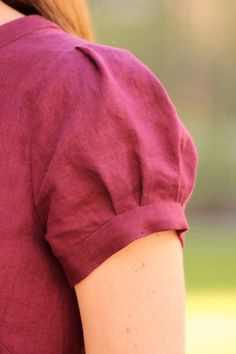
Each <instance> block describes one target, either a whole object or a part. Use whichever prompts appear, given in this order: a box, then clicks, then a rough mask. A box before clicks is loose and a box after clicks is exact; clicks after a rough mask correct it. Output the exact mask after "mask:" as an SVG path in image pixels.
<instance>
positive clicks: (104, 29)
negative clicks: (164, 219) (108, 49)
mask: <svg viewBox="0 0 236 354" xmlns="http://www.w3.org/2000/svg"><path fill="white" fill-rule="evenodd" d="M90 2H91V6H90V7H91V10H92V17H93V20H94V25H95V30H96V32H97V40H98V42H99V43H105V44H108V45H112V46H116V47H122V48H126V49H128V50H129V51H131V52H132V53H133V54H135V55H136V56H137V57H138V58H139V59H140V60H141V61H142V62H143V63H145V64H146V65H148V66H149V67H150V68H151V70H152V71H153V72H154V73H155V75H156V76H157V77H158V78H159V79H160V80H161V81H162V83H163V84H164V86H165V87H166V88H167V91H168V92H169V94H170V97H171V98H172V101H173V102H174V104H175V106H176V109H177V111H178V114H179V116H180V118H181V120H182V121H183V122H184V124H185V125H186V126H187V128H188V129H189V131H190V132H191V134H192V136H193V137H194V139H195V142H196V145H197V149H198V152H199V157H200V163H199V169H198V176H197V183H196V186H195V190H194V193H193V195H192V199H191V203H189V206H188V208H189V210H190V212H195V213H198V214H205V213H206V212H207V213H229V214H232V215H234V214H235V212H233V211H235V210H236V153H235V151H236V139H235V138H234V135H235V131H236V119H235V115H236V100H235V91H234V83H235V81H236V80H235V79H236V70H235V69H234V62H235V52H236V49H235V43H234V38H235V34H236V26H235V17H234V14H235V13H236V12H235V11H236V3H235V2H225V1H224V0H206V1H202V2H199V1H197V0H175V1H174V2H173V1H170V0H148V1H147V0H126V1H124V0H120V1H119V2H117V1H115V0H91V1H90Z"/></svg>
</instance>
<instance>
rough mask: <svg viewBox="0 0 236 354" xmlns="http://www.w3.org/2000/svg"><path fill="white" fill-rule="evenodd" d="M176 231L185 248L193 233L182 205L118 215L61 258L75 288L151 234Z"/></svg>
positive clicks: (141, 208)
mask: <svg viewBox="0 0 236 354" xmlns="http://www.w3.org/2000/svg"><path fill="white" fill-rule="evenodd" d="M166 230H176V231H177V234H178V237H179V240H180V242H181V245H182V248H184V240H185V232H186V231H188V230H189V225H188V221H187V219H186V216H185V213H184V210H183V207H182V205H181V204H180V203H178V202H169V201H158V202H155V203H152V204H148V205H145V206H139V207H138V208H135V209H132V210H129V211H127V212H124V213H122V214H119V215H116V216H115V217H113V218H112V219H110V220H109V221H108V222H106V223H105V224H103V225H102V226H101V227H99V228H98V229H97V230H96V231H94V232H93V233H92V234H90V235H88V236H87V237H85V238H84V239H82V240H81V241H80V242H79V243H77V244H76V245H75V246H74V247H73V248H72V249H70V250H69V251H67V253H66V254H64V255H63V256H61V257H59V261H60V262H61V263H62V266H63V269H64V272H65V275H66V277H67V280H68V282H69V286H70V287H71V288H72V287H73V286H74V285H75V284H77V283H78V282H80V281H81V280H82V279H83V278H85V277H86V276H87V275H88V274H89V273H90V272H92V271H93V270H94V269H95V268H96V267H98V266H99V265H100V264H101V263H103V262H104V261H105V260H106V259H107V258H109V257H110V256H111V255H112V254H114V253H116V252H117V251H119V250H121V249H122V248H124V247H125V246H127V245H128V244H129V243H131V242H133V241H135V240H136V239H139V238H142V237H145V236H147V235H149V234H151V233H154V232H158V231H166Z"/></svg>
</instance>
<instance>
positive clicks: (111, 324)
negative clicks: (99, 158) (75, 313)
mask: <svg viewBox="0 0 236 354" xmlns="http://www.w3.org/2000/svg"><path fill="white" fill-rule="evenodd" d="M75 291H76V295H77V299H78V304H79V310H80V314H81V320H82V325H83V333H84V340H85V349H86V354H144V353H145V354H184V353H185V282H184V269H183V252H182V247H181V243H180V240H179V239H178V237H177V235H176V231H162V232H158V233H153V234H150V235H148V236H145V237H143V238H141V239H137V240H135V241H134V242H132V243H130V244H129V245H128V246H126V247H125V248H123V249H121V250H120V251H119V252H116V253H115V254H113V255H112V256H111V257H109V258H108V259H107V260H106V261H105V262H103V263H102V264H101V265H100V266H99V267H97V268H96V269H95V270H94V271H93V272H91V273H90V274H89V275H88V276H87V277H86V278H84V279H83V280H82V281H80V282H79V283H78V284H76V285H75Z"/></svg>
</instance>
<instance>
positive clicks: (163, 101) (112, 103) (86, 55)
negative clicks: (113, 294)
mask: <svg viewBox="0 0 236 354" xmlns="http://www.w3.org/2000/svg"><path fill="white" fill-rule="evenodd" d="M36 106H37V113H36V117H35V124H34V128H33V131H32V134H33V135H32V136H33V138H32V143H31V145H32V146H31V159H32V161H31V165H32V181H33V189H34V200H35V207H36V209H37V212H38V214H39V216H40V219H41V221H42V224H43V225H44V228H45V229H44V230H45V239H46V241H47V242H48V243H49V245H50V247H51V250H52V252H53V254H54V256H55V257H56V258H57V259H58V260H59V262H60V263H61V265H62V267H63V269H64V272H65V275H66V278H67V280H68V283H69V285H70V287H73V286H74V285H75V284H76V283H78V282H79V281H81V280H82V279H83V278H85V277H86V276H87V275H88V274H89V273H90V272H92V271H93V270H94V269H95V268H96V267H98V266H99V265H100V264H101V263H102V262H104V261H105V260H106V259H107V258H108V257H110V256H111V255H112V254H114V253H115V252H117V251H119V250H120V249H122V248H123V247H125V246H126V245H128V244H129V243H131V242H132V241H134V240H136V239H138V238H141V237H145V236H147V235H149V234H151V233H154V232H158V231H164V230H171V229H175V230H177V232H178V236H179V239H180V242H181V244H182V246H183V247H184V238H185V232H186V231H187V230H188V229H189V225H188V221H187V217H186V214H185V207H186V205H187V201H188V200H189V199H190V196H191V194H192V191H193V188H194V185H195V179H196V170H197V163H198V154H197V149H196V146H195V143H194V141H193V138H192V136H191V135H190V133H189V131H188V130H187V129H186V127H185V126H184V125H183V123H182V121H181V120H180V118H179V117H178V115H177V112H176V109H175V107H174V105H173V103H172V102H171V99H170V97H169V95H168V93H167V92H166V90H165V88H164V86H163V85H162V84H161V83H160V81H159V80H158V78H157V77H156V76H155V75H154V74H153V73H152V71H151V70H150V69H149V68H148V67H147V66H146V65H144V64H143V63H142V62H141V61H140V60H139V59H138V58H136V57H135V56H134V55H133V54H131V53H130V52H129V51H127V50H125V49H120V48H114V47H109V46H106V45H99V44H92V43H87V42H84V43H83V42H82V43H81V45H78V46H77V47H76V48H73V50H71V52H70V53H68V55H67V54H64V55H61V56H60V59H58V60H55V61H54V66H52V67H51V71H50V80H49V77H48V78H47V84H46V86H45V87H44V89H43V90H42V92H41V93H40V95H39V97H37V105H36Z"/></svg>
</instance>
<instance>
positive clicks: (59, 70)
mask: <svg viewBox="0 0 236 354" xmlns="http://www.w3.org/2000/svg"><path fill="white" fill-rule="evenodd" d="M35 36H37V38H35ZM31 50H32V52H34V53H32V60H35V61H37V62H35V63H34V64H36V65H35V66H34V67H35V69H37V70H38V71H39V72H40V75H38V77H39V81H38V80H37V83H38V84H39V86H40V84H41V87H42V88H43V89H44V90H45V89H46V88H47V87H52V86H54V87H55V88H56V89H57V91H58V90H59V89H60V88H62V89H63V90H64V89H67V90H70V91H71V90H72V91H73V90H77V89H78V86H79V87H81V85H83V83H86V86H87V87H90V88H91V89H92V87H93V86H94V83H96V84H95V87H99V85H100V84H101V85H103V84H104V85H105V84H109V85H112V83H113V84H115V83H116V84H119V85H121V86H123V87H124V86H125V87H127V88H128V87H129V89H135V88H137V86H138V89H139V90H140V91H146V94H147V91H148V92H150V91H152V90H157V89H159V93H163V92H164V91H165V89H164V87H163V85H162V84H161V83H160V81H159V80H158V78H157V76H156V75H155V74H154V73H153V72H152V70H151V69H150V68H149V67H148V66H147V65H145V64H144V63H143V62H142V61H141V60H140V59H139V58H138V57H137V56H136V55H135V54H134V53H132V52H131V51H129V50H128V49H125V48H121V47H115V46H111V45H107V44H102V43H94V42H89V41H87V40H84V39H82V38H80V37H78V36H75V35H72V34H69V33H66V32H64V31H62V30H57V29H56V30H55V29H50V30H48V31H47V32H44V31H41V33H40V31H38V33H37V32H35V34H34V36H32V45H31ZM33 58H34V59H33ZM37 86H38V85H37ZM77 91H78V90H77ZM77 93H78V92H77ZM166 94H167V92H166V91H165V95H166Z"/></svg>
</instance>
